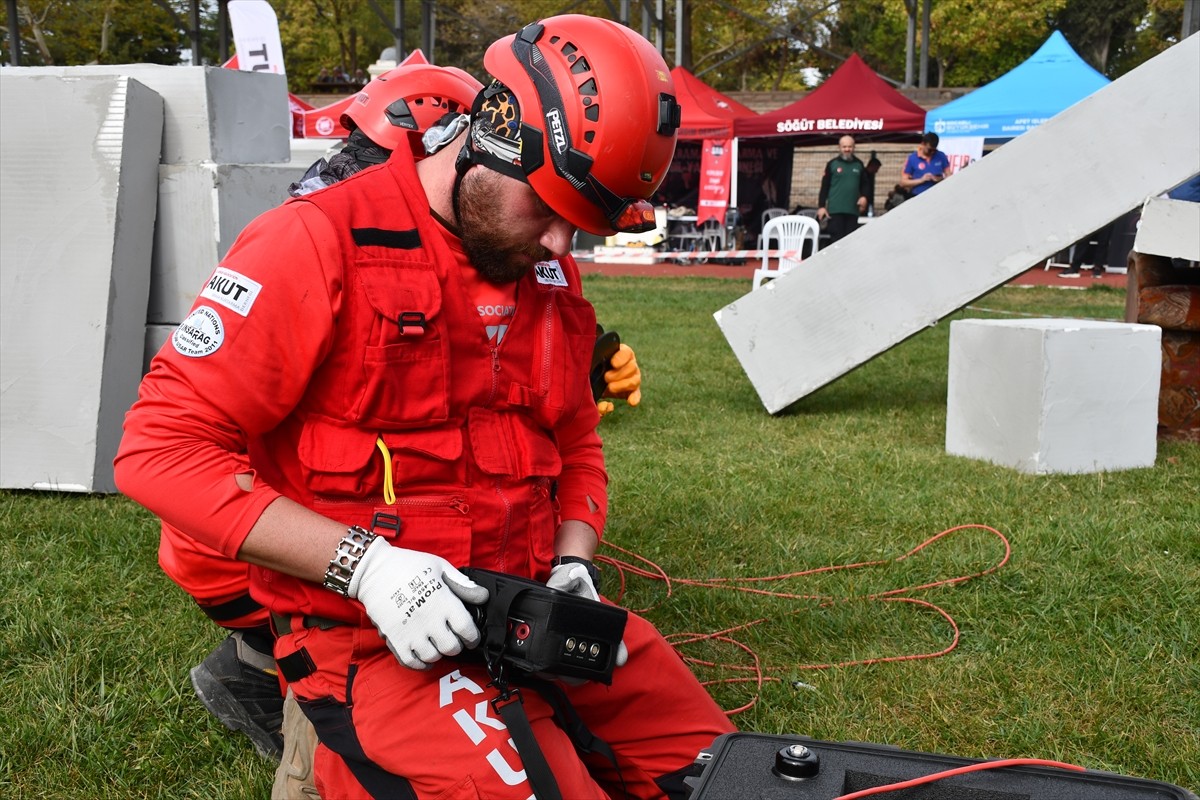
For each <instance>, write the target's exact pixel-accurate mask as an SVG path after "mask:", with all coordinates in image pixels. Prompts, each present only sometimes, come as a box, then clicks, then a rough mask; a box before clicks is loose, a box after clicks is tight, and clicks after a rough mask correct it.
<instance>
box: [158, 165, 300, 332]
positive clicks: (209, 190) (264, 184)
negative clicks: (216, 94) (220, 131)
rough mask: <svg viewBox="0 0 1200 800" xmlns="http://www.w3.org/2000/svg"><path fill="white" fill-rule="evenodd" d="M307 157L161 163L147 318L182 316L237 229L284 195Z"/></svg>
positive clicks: (162, 320) (163, 320) (174, 320)
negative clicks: (265, 161)
mask: <svg viewBox="0 0 1200 800" xmlns="http://www.w3.org/2000/svg"><path fill="white" fill-rule="evenodd" d="M314 160H315V159H314ZM310 163H311V161H310V160H307V157H305V159H303V160H302V161H292V162H286V163H283V164H213V163H211V162H209V163H204V164H164V165H162V166H160V167H159V169H158V177H159V183H158V221H157V223H156V224H155V229H154V265H153V280H152V281H151V284H150V304H149V311H148V316H147V318H146V319H147V321H149V322H150V323H152V324H172V325H177V324H179V323H180V322H182V321H183V319H184V318H185V317H186V316H187V313H188V310H189V309H190V308H191V306H192V301H193V300H195V299H196V295H197V294H199V292H200V290H201V289H202V288H203V287H204V282H205V281H206V280H208V278H209V276H210V275H212V271H213V268H214V267H216V265H217V262H218V261H219V260H220V259H221V258H223V257H224V255H225V253H226V252H227V251H228V250H229V247H230V245H232V244H233V241H234V239H236V238H237V235H238V234H239V233H241V232H242V229H243V228H245V227H246V225H248V224H249V223H250V221H251V220H253V219H254V218H255V217H257V216H258V215H259V214H261V213H263V212H264V211H267V210H268V209H271V208H274V207H275V206H277V205H279V204H280V203H282V202H283V201H284V200H287V197H288V194H287V187H288V184H290V183H291V182H292V181H295V180H298V179H299V178H300V176H301V175H303V174H304V170H305V169H307V168H308V166H309V164H310Z"/></svg>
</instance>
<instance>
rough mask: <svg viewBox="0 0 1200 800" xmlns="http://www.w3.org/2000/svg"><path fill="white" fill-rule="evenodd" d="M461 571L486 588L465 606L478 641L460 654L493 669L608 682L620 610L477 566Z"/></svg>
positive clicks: (619, 629) (618, 633) (621, 629)
mask: <svg viewBox="0 0 1200 800" xmlns="http://www.w3.org/2000/svg"><path fill="white" fill-rule="evenodd" d="M462 572H463V574H465V575H466V576H467V577H469V578H470V579H471V580H473V581H475V582H476V583H478V584H479V585H480V586H485V587H487V590H488V600H487V602H486V603H484V604H483V605H478V606H477V605H468V606H467V608H468V609H470V611H471V613H472V614H473V615H474V616H475V624H477V625H478V626H479V630H480V631H481V632H482V634H483V640H482V641H481V642H480V643H479V646H478V647H476V648H474V649H473V650H469V651H466V653H464V655H467V654H471V653H474V654H480V655H482V656H483V657H484V659H485V660H486V661H487V663H488V669H489V671H491V672H493V673H495V672H497V671H499V670H504V671H505V672H506V673H507V674H509V675H511V674H512V673H513V671H516V672H517V673H522V674H527V675H534V674H537V675H540V676H561V677H566V678H583V679H585V680H592V681H600V682H601V683H604V684H611V683H612V672H613V668H614V667H615V666H616V658H617V648H618V647H619V646H620V644H621V636H622V635H623V634H624V632H625V622H626V620H627V618H628V616H629V615H628V612H626V611H625V609H623V608H617V607H616V606H610V605H607V604H606V603H600V602H597V601H595V600H589V599H587V598H584V597H576V596H575V595H573V594H568V593H567V592H562V591H559V590H558V589H551V588H550V587H549V586H546V585H545V584H544V583H539V582H537V581H534V580H530V579H528V578H521V577H517V576H516V575H506V574H504V573H502V572H494V571H492V570H487V569H479V568H476V567H464V568H463V569H462ZM493 677H495V675H494V674H493Z"/></svg>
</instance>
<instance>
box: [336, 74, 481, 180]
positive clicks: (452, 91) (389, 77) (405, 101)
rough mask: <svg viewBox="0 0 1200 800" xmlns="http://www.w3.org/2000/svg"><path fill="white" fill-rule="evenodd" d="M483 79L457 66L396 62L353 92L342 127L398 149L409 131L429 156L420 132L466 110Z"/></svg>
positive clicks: (415, 146)
mask: <svg viewBox="0 0 1200 800" xmlns="http://www.w3.org/2000/svg"><path fill="white" fill-rule="evenodd" d="M482 89H483V84H481V83H480V82H479V81H477V80H475V79H474V78H473V77H471V75H470V74H469V73H467V72H465V71H463V70H461V69H459V68H457V67H438V66H434V65H433V64H409V65H403V66H399V67H393V68H392V69H389V70H388V71H387V72H385V73H383V74H382V75H380V76H379V77H378V78H375V79H373V80H372V81H371V82H370V83H368V84H367V85H366V86H364V87H363V88H362V89H361V90H360V91H359V92H358V94H356V95H354V102H352V103H351V104H350V106H349V108H347V109H346V111H345V113H344V114H342V127H343V128H345V129H346V130H349V131H353V130H355V129H356V128H357V129H360V130H362V132H363V133H364V134H366V136H367V137H368V138H369V139H370V140H371V141H372V142H374V143H375V144H377V145H379V146H380V147H382V148H384V149H387V150H395V149H396V147H397V146H398V145H399V144H400V142H401V140H402V139H403V137H404V136H405V135H408V137H409V144H410V145H411V146H412V150H413V153H414V154H415V155H417V156H418V157H420V156H423V155H425V148H424V146H423V145H422V144H421V134H422V133H424V132H425V131H426V130H428V129H429V128H430V127H431V126H432V125H433V124H434V123H436V122H437V121H438V120H439V119H441V118H442V116H444V115H445V114H447V113H451V112H454V113H467V112H469V111H470V110H471V103H472V102H474V100H475V95H477V94H479V92H480V90H482Z"/></svg>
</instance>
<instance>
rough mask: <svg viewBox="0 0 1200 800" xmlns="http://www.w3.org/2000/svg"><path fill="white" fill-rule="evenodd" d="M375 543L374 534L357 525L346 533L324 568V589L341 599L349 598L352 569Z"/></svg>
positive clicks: (352, 575)
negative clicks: (339, 596) (336, 594)
mask: <svg viewBox="0 0 1200 800" xmlns="http://www.w3.org/2000/svg"><path fill="white" fill-rule="evenodd" d="M373 541H375V534H373V533H370V532H368V531H366V530H363V529H362V528H360V527H358V526H357V525H355V526H353V527H352V528H350V529H349V530H347V531H346V535H345V536H343V537H342V540H341V541H340V542H338V546H337V551H336V552H334V554H333V558H332V559H331V560H330V562H329V566H328V567H326V568H325V588H326V589H329V590H330V591H333V592H337V593H338V594H340V595H341V596H342V597H349V596H350V579H351V578H352V577H354V568H355V567H357V566H358V562H359V561H360V560H361V559H362V557H363V553H365V552H367V548H368V547H370V546H371V542H373Z"/></svg>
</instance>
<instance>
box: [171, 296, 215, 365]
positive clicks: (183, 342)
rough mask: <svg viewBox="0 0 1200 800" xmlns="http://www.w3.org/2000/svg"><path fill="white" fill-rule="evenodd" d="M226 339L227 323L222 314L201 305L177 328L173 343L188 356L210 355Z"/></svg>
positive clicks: (181, 352) (180, 352)
mask: <svg viewBox="0 0 1200 800" xmlns="http://www.w3.org/2000/svg"><path fill="white" fill-rule="evenodd" d="M224 341H225V324H224V323H222V322H221V317H220V315H218V314H217V312H216V311H215V310H213V309H211V308H209V307H208V306H200V307H199V308H197V309H196V310H195V311H193V312H192V313H191V314H189V315H188V318H187V319H185V320H184V321H183V322H181V323H179V327H178V328H176V329H175V333H173V334H172V335H171V344H172V345H173V346H174V347H175V350H176V351H178V353H179V354H180V355H183V356H187V357H188V358H203V357H204V356H210V355H212V354H213V353H215V352H217V350H219V349H220V348H221V344H222V343H223V342H224Z"/></svg>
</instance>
